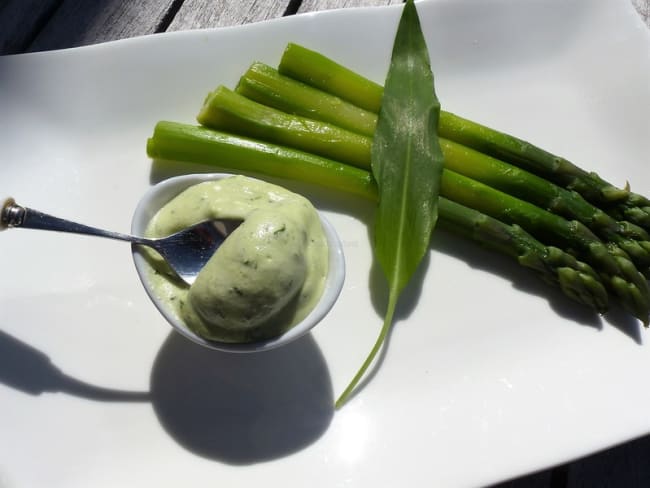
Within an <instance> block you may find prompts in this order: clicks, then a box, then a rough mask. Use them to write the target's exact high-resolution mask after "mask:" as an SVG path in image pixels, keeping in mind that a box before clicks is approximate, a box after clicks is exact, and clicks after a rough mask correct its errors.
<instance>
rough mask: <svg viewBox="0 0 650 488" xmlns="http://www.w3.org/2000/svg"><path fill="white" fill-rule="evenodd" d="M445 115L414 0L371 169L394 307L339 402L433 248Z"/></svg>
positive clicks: (378, 244)
mask: <svg viewBox="0 0 650 488" xmlns="http://www.w3.org/2000/svg"><path fill="white" fill-rule="evenodd" d="M439 115H440V102H439V101H438V98H437V97H436V94H435V90H434V82H433V74H432V72H431V65H430V61H429V54H428V51H427V46H426V42H425V40H424V36H423V34H422V28H421V26H420V20H419V17H418V14H417V9H416V7H415V5H414V3H413V1H412V0H408V1H407V2H406V4H405V5H404V8H403V10H402V16H401V19H400V21H399V25H398V28H397V34H396V36H395V42H394V44H393V53H392V57H391V63H390V67H389V70H388V76H387V78H386V83H385V86H384V94H383V98H382V104H381V109H380V111H379V117H378V120H377V128H376V130H375V135H374V140H373V145H372V173H373V176H374V178H375V180H376V181H377V186H378V188H379V205H378V208H377V216H376V221H375V232H374V253H375V258H376V259H377V261H378V262H379V264H380V266H381V268H382V270H383V272H384V274H385V276H386V279H387V281H388V287H389V299H388V306H387V310H386V316H385V319H384V324H383V326H382V329H381V332H380V335H379V337H378V339H377V342H376V343H375V345H374V347H373V349H372V350H371V352H370V354H369V356H368V358H367V359H366V361H365V362H364V364H363V365H362V367H361V369H360V370H359V372H358V373H357V375H356V376H355V377H354V379H353V380H352V382H351V383H350V385H349V386H348V387H347V388H346V390H345V391H344V392H343V394H342V395H341V397H340V398H339V399H338V400H337V402H336V405H337V407H340V406H341V405H342V404H343V403H344V402H345V400H346V399H347V397H348V396H349V394H350V393H351V392H352V390H353V389H354V387H355V386H356V384H357V383H358V381H359V380H360V379H361V378H362V377H363V374H364V373H365V371H366V369H367V368H368V367H369V365H370V364H371V363H372V361H373V359H374V357H375V355H376V354H377V352H378V351H379V350H380V348H381V346H382V344H383V342H384V340H385V338H386V334H387V332H388V330H389V328H390V326H391V324H392V320H393V314H394V312H395V307H396V305H397V301H398V298H399V295H400V293H401V292H402V290H403V289H404V287H405V286H406V284H407V283H408V282H409V280H410V279H411V277H412V276H413V273H414V272H415V270H416V269H417V267H418V265H419V264H420V262H421V260H422V258H423V257H424V255H425V253H426V252H427V250H428V248H429V241H430V237H431V232H432V231H433V228H434V226H435V223H436V220H437V218H438V191H439V187H440V176H441V174H442V163H443V156H442V151H441V149H440V144H439V142H438V118H439Z"/></svg>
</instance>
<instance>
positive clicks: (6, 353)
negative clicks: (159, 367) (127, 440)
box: [0, 330, 149, 402]
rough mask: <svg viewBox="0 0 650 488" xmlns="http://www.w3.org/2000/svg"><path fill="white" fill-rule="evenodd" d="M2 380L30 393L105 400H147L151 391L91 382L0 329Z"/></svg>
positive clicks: (16, 388) (14, 387) (0, 372)
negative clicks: (129, 389) (97, 384)
mask: <svg viewBox="0 0 650 488" xmlns="http://www.w3.org/2000/svg"><path fill="white" fill-rule="evenodd" d="M0 383H2V384H4V385H6V386H8V387H10V388H13V389H15V390H18V391H21V392H23V393H27V394H29V395H41V394H43V393H65V394H68V395H73V396H77V397H80V398H85V399H88V400H94V401H102V402H146V401H149V393H148V392H129V391H122V390H114V389H110V388H103V387H100V386H95V385H91V384H88V383H85V382H83V381H80V380H78V379H76V378H73V377H71V376H68V375H66V374H65V373H63V372H62V371H61V370H59V369H58V368H57V367H56V366H55V365H54V364H53V363H52V361H51V360H50V358H49V357H48V356H46V355H45V354H43V353H42V352H41V351H39V350H38V349H36V348H34V347H32V346H30V345H29V344H26V343H24V342H22V341H20V340H18V339H16V338H15V337H12V336H11V335H9V334H7V333H6V332H3V331H1V330H0Z"/></svg>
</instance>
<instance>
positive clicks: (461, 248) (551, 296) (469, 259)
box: [432, 229, 642, 344]
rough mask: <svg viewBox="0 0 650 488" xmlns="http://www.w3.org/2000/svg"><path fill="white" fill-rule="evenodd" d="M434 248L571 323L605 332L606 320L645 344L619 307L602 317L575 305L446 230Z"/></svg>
mask: <svg viewBox="0 0 650 488" xmlns="http://www.w3.org/2000/svg"><path fill="white" fill-rule="evenodd" d="M432 245H433V247H434V248H435V249H436V250H437V251H439V252H442V253H444V254H446V255H448V256H453V257H455V258H457V259H459V260H460V261H463V262H465V263H466V264H467V266H469V267H470V268H472V269H480V270H483V271H487V272H489V273H492V274H495V275H498V276H501V277H503V278H505V279H507V280H509V281H510V282H511V283H512V286H513V288H515V289H517V290H521V291H523V292H525V293H528V294H532V295H536V296H539V297H540V298H543V299H545V300H546V301H547V302H548V304H549V306H550V307H551V308H552V309H553V311H554V312H555V313H556V314H557V315H559V316H561V317H563V318H565V319H567V320H570V321H572V322H575V323H577V324H581V325H583V326H588V327H593V328H595V329H598V330H601V329H602V328H603V323H602V322H603V319H604V320H605V321H606V322H608V323H609V324H610V325H612V326H613V327H615V328H617V329H618V330H620V331H621V332H622V333H624V334H625V335H626V336H628V337H629V338H630V339H632V340H633V341H634V342H636V343H637V344H641V343H642V337H641V329H640V326H639V322H638V321H637V320H636V319H635V318H634V317H632V316H631V315H630V314H628V313H627V312H625V311H623V310H622V309H621V308H620V307H618V305H617V304H616V303H611V304H610V311H609V312H607V313H606V314H605V315H604V316H603V317H601V316H599V315H598V314H597V313H596V312H594V311H593V310H591V309H590V308H588V307H586V306H583V305H580V304H577V303H575V302H573V301H572V300H570V299H569V298H568V297H567V296H565V295H564V294H563V293H562V292H561V291H560V290H559V288H556V287H554V286H550V285H548V284H546V283H544V282H543V281H542V280H541V279H538V278H537V276H536V275H535V273H534V272H533V271H531V270H528V269H526V268H524V267H522V266H520V265H518V264H517V263H516V262H515V261H514V260H512V259H509V258H507V257H505V256H502V255H500V254H498V253H494V252H491V251H489V250H487V249H484V248H482V247H481V246H479V245H478V244H476V243H474V242H469V241H467V240H465V239H458V238H456V236H453V235H451V234H450V233H448V232H446V231H444V230H442V229H441V230H440V231H439V232H437V233H436V234H435V235H434V237H433V240H432ZM506 305H507V304H506V303H504V306H506Z"/></svg>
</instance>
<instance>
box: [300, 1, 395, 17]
mask: <svg viewBox="0 0 650 488" xmlns="http://www.w3.org/2000/svg"><path fill="white" fill-rule="evenodd" d="M397 3H404V0H302V2H301V4H300V7H299V8H298V12H297V13H299V14H300V13H304V12H315V11H318V10H331V9H335V8H348V7H376V6H381V5H394V4H397Z"/></svg>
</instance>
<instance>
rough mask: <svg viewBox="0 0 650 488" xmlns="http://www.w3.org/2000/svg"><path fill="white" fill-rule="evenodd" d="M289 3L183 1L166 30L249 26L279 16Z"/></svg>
mask: <svg viewBox="0 0 650 488" xmlns="http://www.w3.org/2000/svg"><path fill="white" fill-rule="evenodd" d="M289 3H290V2H289V0H283V1H274V2H269V1H268V0H216V1H215V0H185V1H184V2H183V5H182V6H181V8H180V9H179V10H178V13H177V14H176V16H175V17H174V19H173V20H172V22H171V24H170V25H169V27H168V29H167V30H168V31H178V30H185V29H203V28H207V27H224V26H230V25H240V24H248V23H251V22H259V21H261V20H267V19H274V18H276V17H282V15H283V14H284V12H285V11H286V9H287V7H288V5H289Z"/></svg>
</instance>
